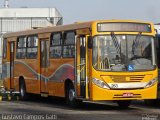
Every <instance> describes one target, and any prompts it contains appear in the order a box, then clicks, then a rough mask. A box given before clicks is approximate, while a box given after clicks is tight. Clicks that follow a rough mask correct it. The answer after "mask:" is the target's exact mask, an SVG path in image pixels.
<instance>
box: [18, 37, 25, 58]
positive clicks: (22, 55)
mask: <svg viewBox="0 0 160 120" xmlns="http://www.w3.org/2000/svg"><path fill="white" fill-rule="evenodd" d="M17 39H18V40H17V47H16V48H17V52H16V58H17V59H24V58H25V57H26V36H22V37H19V38H17Z"/></svg>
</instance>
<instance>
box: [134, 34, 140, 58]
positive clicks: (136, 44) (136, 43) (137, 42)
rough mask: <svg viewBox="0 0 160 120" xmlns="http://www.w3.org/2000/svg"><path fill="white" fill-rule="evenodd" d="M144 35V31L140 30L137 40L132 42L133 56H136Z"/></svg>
mask: <svg viewBox="0 0 160 120" xmlns="http://www.w3.org/2000/svg"><path fill="white" fill-rule="evenodd" d="M141 36H142V32H139V33H138V35H137V36H136V38H135V40H134V41H133V44H132V54H133V56H135V53H134V52H135V50H136V48H137V47H138V46H139V40H140V38H141Z"/></svg>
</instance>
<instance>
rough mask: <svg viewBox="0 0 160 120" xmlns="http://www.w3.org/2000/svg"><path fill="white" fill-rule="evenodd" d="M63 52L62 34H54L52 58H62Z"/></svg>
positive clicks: (51, 47)
mask: <svg viewBox="0 0 160 120" xmlns="http://www.w3.org/2000/svg"><path fill="white" fill-rule="evenodd" d="M61 51H62V45H61V33H53V34H52V35H51V41H50V57H51V58H60V57H61V53H62V52H61Z"/></svg>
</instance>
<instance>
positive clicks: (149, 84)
mask: <svg viewBox="0 0 160 120" xmlns="http://www.w3.org/2000/svg"><path fill="white" fill-rule="evenodd" d="M157 80H158V79H157V78H154V79H152V80H150V81H149V82H148V83H147V85H146V86H145V88H149V87H151V86H153V85H154V84H155V83H156V82H157Z"/></svg>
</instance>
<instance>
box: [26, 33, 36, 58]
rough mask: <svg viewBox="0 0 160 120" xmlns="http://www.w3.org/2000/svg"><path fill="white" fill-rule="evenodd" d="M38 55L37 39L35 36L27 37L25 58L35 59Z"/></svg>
mask: <svg viewBox="0 0 160 120" xmlns="http://www.w3.org/2000/svg"><path fill="white" fill-rule="evenodd" d="M37 55H38V37H37V35H32V36H28V38H27V58H29V59H35V58H37Z"/></svg>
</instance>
